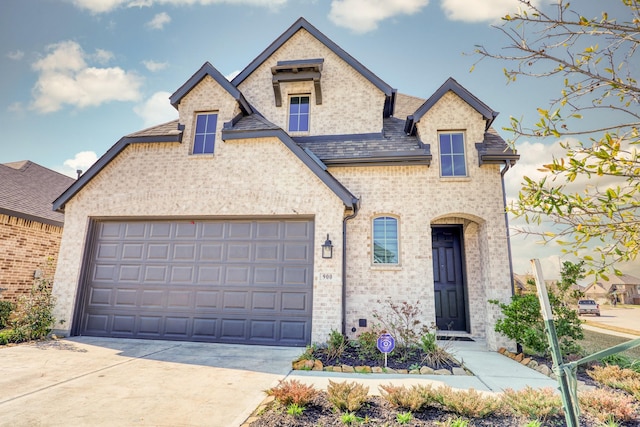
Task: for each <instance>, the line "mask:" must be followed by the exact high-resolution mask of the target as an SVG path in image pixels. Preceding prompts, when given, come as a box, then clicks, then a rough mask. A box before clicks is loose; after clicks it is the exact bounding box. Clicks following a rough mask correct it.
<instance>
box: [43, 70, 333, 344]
mask: <svg viewBox="0 0 640 427" xmlns="http://www.w3.org/2000/svg"><path fill="white" fill-rule="evenodd" d="M211 82H213V80H211ZM216 88H217V85H215V84H209V83H207V84H206V85H200V86H198V87H197V88H196V89H194V90H193V91H192V92H191V93H190V94H189V95H187V96H186V97H185V98H184V99H183V101H182V103H181V121H184V122H186V123H187V129H185V136H184V139H183V141H184V142H183V143H182V144H179V143H166V144H135V145H131V146H129V147H127V148H126V149H125V150H124V151H123V152H121V153H120V154H119V155H118V156H117V157H116V158H115V159H114V160H113V161H112V162H111V163H110V164H109V165H108V166H106V167H105V168H104V169H103V170H102V171H101V172H100V174H99V175H97V176H96V177H95V178H93V179H92V180H91V181H90V182H89V183H88V184H87V185H86V186H85V187H84V188H83V189H82V190H81V191H80V192H79V193H78V194H77V195H76V196H75V197H74V198H73V199H71V200H70V201H69V203H68V204H67V205H66V208H65V222H66V225H67V226H66V227H65V229H64V233H63V238H62V244H61V255H60V260H59V263H58V271H57V272H56V278H55V286H54V294H55V295H56V297H57V298H58V304H57V307H56V312H55V315H56V317H57V318H58V319H64V320H66V322H65V325H69V326H70V325H71V319H72V311H73V308H74V302H75V297H76V291H77V286H78V281H79V273H80V267H81V265H80V264H81V260H82V257H83V251H84V242H85V240H86V234H87V227H88V224H89V218H91V217H102V218H108V217H110V216H118V217H156V218H157V217H163V216H170V217H184V218H189V217H194V216H203V217H210V218H215V217H218V218H233V217H236V216H238V217H240V216H241V217H244V218H246V217H247V216H281V217H296V216H301V217H306V218H310V217H313V219H314V222H315V236H314V239H315V240H314V251H315V253H314V259H315V263H314V289H313V331H312V339H313V340H314V341H321V340H324V339H325V337H326V336H327V335H328V334H329V332H330V331H331V329H332V328H335V327H336V325H340V318H341V311H340V307H341V286H342V279H341V257H342V255H341V254H342V247H341V246H342V244H341V239H340V236H341V235H342V219H343V212H344V205H343V203H342V201H341V200H340V199H339V198H338V197H337V196H336V195H335V194H334V193H333V192H332V191H331V190H330V189H329V188H328V187H327V186H326V185H324V184H323V183H322V182H321V181H320V179H319V178H318V177H317V176H316V175H315V174H313V172H311V170H310V169H309V168H308V167H307V166H305V165H304V164H303V163H302V161H301V160H300V159H298V157H296V155H295V154H293V153H292V152H291V151H290V150H289V149H288V148H287V147H286V146H284V144H283V143H282V142H281V141H280V140H278V139H275V138H263V139H251V140H233V141H229V142H223V141H221V140H220V135H219V134H218V137H217V139H216V145H215V154H214V155H213V156H212V155H198V156H192V155H188V153H189V147H190V144H191V136H190V135H191V130H190V123H191V120H192V118H191V116H190V115H189V114H185V112H186V111H206V110H209V109H214V107H217V108H215V109H216V110H218V111H219V114H220V117H219V118H218V126H219V127H221V126H222V123H223V122H224V121H228V120H230V119H231V118H232V117H233V114H234V109H233V108H231V107H232V105H233V103H232V102H231V101H230V100H231V97H230V96H229V95H228V94H226V93H222V92H220V93H218V91H217V89H216ZM207 91H208V92H209V93H208V94H207V93H206V92H207ZM204 95H208V96H204ZM210 102H216V103H217V105H210V104H208V103H210ZM251 153H255V155H251ZM218 189H224V190H222V191H218ZM327 233H329V234H330V236H331V239H332V240H333V244H334V256H333V258H332V259H323V258H322V256H321V245H322V243H324V240H325V239H326V235H327ZM327 273H328V274H327ZM329 276H330V278H327V277H329ZM64 332H68V331H64Z"/></svg>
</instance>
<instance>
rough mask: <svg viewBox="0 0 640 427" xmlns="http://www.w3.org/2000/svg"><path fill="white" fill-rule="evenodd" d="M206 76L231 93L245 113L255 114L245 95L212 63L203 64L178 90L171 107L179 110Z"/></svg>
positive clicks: (172, 97) (171, 98)
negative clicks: (185, 98) (180, 105)
mask: <svg viewBox="0 0 640 427" xmlns="http://www.w3.org/2000/svg"><path fill="white" fill-rule="evenodd" d="M206 76H209V77H211V78H212V79H213V80H215V81H216V82H217V83H218V84H219V85H220V86H222V88H223V89H224V90H226V91H227V92H229V94H230V95H231V96H232V97H233V98H234V99H235V100H236V101H238V103H239V104H240V108H241V109H242V110H243V111H244V113H245V114H251V113H253V108H252V107H251V105H250V104H249V103H248V102H247V100H246V99H245V98H244V95H242V93H241V92H240V91H239V90H238V88H236V87H235V86H234V85H233V84H231V82H229V80H227V78H226V77H225V76H224V75H222V73H221V72H220V71H218V70H217V69H216V67H214V66H213V65H211V63H210V62H208V61H207V62H205V63H204V64H202V67H200V69H199V70H198V71H196V72H195V74H194V75H193V76H191V78H189V80H187V81H186V82H185V83H184V84H183V85H182V86H180V88H179V89H178V90H176V91H175V92H174V93H173V95H171V96H170V97H169V100H170V101H171V105H173V106H174V108H176V109H178V104H179V103H180V101H181V100H182V98H184V97H185V95H187V94H188V93H189V92H190V91H191V89H193V88H194V87H195V86H196V85H198V83H200V82H201V81H202V79H204V78H205V77H206Z"/></svg>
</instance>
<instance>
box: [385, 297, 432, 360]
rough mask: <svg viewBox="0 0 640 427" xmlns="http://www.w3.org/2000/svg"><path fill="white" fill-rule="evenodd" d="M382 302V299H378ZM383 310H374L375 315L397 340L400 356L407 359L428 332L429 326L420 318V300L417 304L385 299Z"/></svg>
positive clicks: (397, 349)
mask: <svg viewBox="0 0 640 427" xmlns="http://www.w3.org/2000/svg"><path fill="white" fill-rule="evenodd" d="M378 303H379V304H381V303H382V302H381V301H378ZM385 305H386V308H385V309H384V310H383V311H379V310H374V311H373V317H374V318H375V319H376V320H377V321H379V322H380V325H381V327H382V328H383V329H384V330H385V331H386V332H388V333H390V334H391V335H392V336H393V337H394V338H395V340H396V350H395V351H397V352H398V353H399V354H400V357H401V358H403V359H407V358H408V357H409V355H410V353H411V352H412V351H414V350H415V349H416V348H417V347H418V346H419V343H420V337H421V336H422V335H423V334H424V333H426V332H428V327H427V326H426V325H424V324H423V323H422V321H421V320H420V318H421V314H422V310H421V309H420V302H419V301H416V303H415V304H411V303H408V302H406V301H403V302H401V303H397V302H394V301H392V300H391V299H387V300H386V301H385Z"/></svg>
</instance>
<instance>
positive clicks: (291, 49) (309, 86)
mask: <svg viewBox="0 0 640 427" xmlns="http://www.w3.org/2000/svg"><path fill="white" fill-rule="evenodd" d="M315 58H324V64H323V68H322V77H321V79H320V81H321V85H322V105H316V103H315V91H314V90H313V83H312V82H292V83H281V85H280V87H281V93H282V106H281V107H276V105H275V98H274V94H273V87H272V83H271V82H272V77H273V74H271V67H273V66H274V65H276V63H277V62H278V61H289V60H298V59H315ZM239 89H240V91H241V92H242V93H243V94H244V96H245V97H246V99H247V100H248V101H249V102H250V103H251V104H252V105H254V106H255V107H256V108H257V109H258V111H260V113H262V114H263V115H264V116H265V117H266V118H267V119H268V120H270V121H271V122H272V123H275V124H276V125H278V126H280V127H281V128H283V129H285V130H288V114H289V104H288V102H289V99H288V96H289V94H304V93H308V94H310V95H311V105H310V111H311V113H310V117H309V128H310V129H309V130H310V132H309V135H341V134H351V133H374V132H377V133H380V132H382V109H383V107H384V99H385V96H384V94H383V93H382V92H381V91H380V90H379V89H378V88H376V87H375V86H374V85H373V84H372V83H371V82H369V81H368V80H367V79H366V78H364V77H363V76H362V75H361V74H359V73H358V72H357V71H356V70H354V69H353V68H352V67H351V66H350V65H349V64H347V63H346V62H344V61H343V60H342V59H340V58H339V57H338V56H337V55H336V54H335V53H333V52H332V51H331V50H330V49H328V48H327V47H326V46H325V45H324V44H322V43H320V42H319V41H318V40H317V39H316V38H315V37H313V36H312V35H311V34H310V33H308V32H307V31H306V30H304V29H302V30H300V31H298V32H297V33H296V34H294V35H293V37H291V38H290V39H289V40H288V41H287V42H285V43H284V44H283V45H282V46H281V47H280V48H279V49H278V50H276V51H275V52H274V53H273V55H272V56H271V57H269V58H268V59H267V60H266V61H265V62H264V63H263V64H262V65H260V66H259V67H258V68H257V69H256V70H255V71H254V72H253V73H252V74H251V75H250V76H249V77H247V78H246V79H245V81H243V82H242V84H241V85H240V86H239Z"/></svg>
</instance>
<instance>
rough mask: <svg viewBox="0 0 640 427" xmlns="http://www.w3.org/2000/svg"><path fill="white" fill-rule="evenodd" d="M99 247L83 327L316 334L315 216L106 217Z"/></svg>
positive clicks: (250, 336) (161, 334)
mask: <svg viewBox="0 0 640 427" xmlns="http://www.w3.org/2000/svg"><path fill="white" fill-rule="evenodd" d="M91 248H92V249H91V255H90V258H89V263H90V264H89V268H88V269H87V275H86V276H87V280H86V283H85V284H84V286H83V294H82V300H81V302H80V305H81V307H82V313H81V316H80V319H79V322H80V325H79V333H80V334H82V335H92V336H110V337H129V338H153V339H169V340H189V341H209V342H228V343H248V344H264V345H287V346H289V345H293V346H296V345H299V346H304V345H306V344H308V343H310V341H311V307H312V301H311V300H312V288H313V222H312V221H308V220H302V221H301V220H280V219H279V220H246V221H245V220H231V221H230V220H226V221H200V220H197V221H121V222H113V221H109V222H98V223H96V226H95V228H94V233H93V236H92V245H91Z"/></svg>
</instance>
